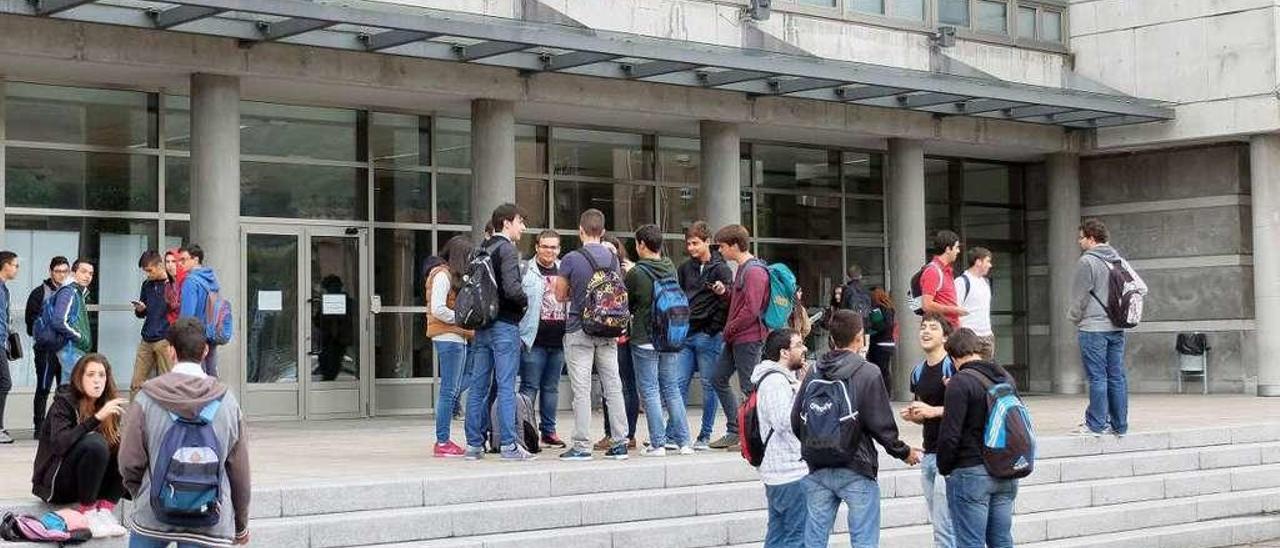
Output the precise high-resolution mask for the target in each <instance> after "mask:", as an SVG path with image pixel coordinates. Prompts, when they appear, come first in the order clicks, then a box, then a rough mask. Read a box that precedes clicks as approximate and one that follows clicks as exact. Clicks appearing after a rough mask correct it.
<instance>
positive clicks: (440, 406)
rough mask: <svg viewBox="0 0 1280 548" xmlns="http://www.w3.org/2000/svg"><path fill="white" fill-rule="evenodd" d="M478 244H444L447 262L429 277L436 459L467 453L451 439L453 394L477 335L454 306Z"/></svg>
mask: <svg viewBox="0 0 1280 548" xmlns="http://www.w3.org/2000/svg"><path fill="white" fill-rule="evenodd" d="M474 248H475V244H472V243H471V238H468V237H466V236H461V235H459V236H454V237H453V238H450V239H449V241H448V243H446V244H445V245H444V251H443V252H442V253H441V254H440V258H441V259H443V260H444V263H443V264H441V265H440V266H437V267H435V268H433V269H431V272H430V273H429V274H427V337H429V338H430V339H431V347H432V349H433V350H435V354H436V357H437V359H438V361H439V363H440V395H439V396H437V397H436V444H435V446H434V447H433V448H432V454H433V455H435V456H436V457H461V456H463V455H464V454H465V451H463V449H462V448H461V447H459V446H458V444H456V443H453V441H451V440H450V439H449V438H450V432H449V431H450V424H449V423H450V419H451V418H452V417H453V407H454V405H455V404H456V403H457V398H455V397H454V394H456V393H457V392H458V389H459V387H461V386H462V382H463V375H462V373H463V370H464V369H465V367H466V362H467V354H468V348H467V345H468V344H469V343H470V342H471V339H472V338H473V337H474V336H475V333H474V332H472V331H471V330H469V329H463V328H461V327H458V325H457V323H458V322H457V318H456V316H455V314H454V311H453V309H454V303H455V301H456V300H457V298H458V288H459V287H461V286H462V276H463V275H465V274H466V271H467V264H468V263H469V262H470V258H471V251H472V250H473V249H474Z"/></svg>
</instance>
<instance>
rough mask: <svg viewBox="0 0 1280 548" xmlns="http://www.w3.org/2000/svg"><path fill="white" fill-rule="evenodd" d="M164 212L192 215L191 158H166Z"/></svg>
mask: <svg viewBox="0 0 1280 548" xmlns="http://www.w3.org/2000/svg"><path fill="white" fill-rule="evenodd" d="M164 210H165V211H166V212H170V213H191V159H190V158H185V157H182V156H165V158H164Z"/></svg>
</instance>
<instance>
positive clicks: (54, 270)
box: [26, 255, 71, 436]
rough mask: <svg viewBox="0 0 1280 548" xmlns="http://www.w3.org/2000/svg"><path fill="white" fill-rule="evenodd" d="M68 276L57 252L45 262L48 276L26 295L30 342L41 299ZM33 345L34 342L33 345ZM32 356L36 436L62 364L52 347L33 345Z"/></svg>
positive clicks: (68, 270)
mask: <svg viewBox="0 0 1280 548" xmlns="http://www.w3.org/2000/svg"><path fill="white" fill-rule="evenodd" d="M70 276H71V262H70V261H67V258H66V257H63V256H61V255H59V256H57V257H54V258H53V259H52V260H50V261H49V277H48V278H45V280H44V282H42V283H41V284H40V285H37V286H36V287H35V289H32V290H31V294H29V295H27V310H26V321H27V336H28V337H31V339H32V340H33V341H34V340H35V336H36V318H38V317H40V313H41V312H43V311H44V301H45V300H46V299H48V298H50V297H52V296H53V294H54V293H57V292H58V288H60V287H62V285H63V284H65V283H67V278H68V277H70ZM33 346H34V345H33ZM31 357H32V359H33V360H34V361H35V368H36V393H35V398H34V400H35V401H34V402H33V403H32V410H31V411H32V413H31V418H32V423H33V425H34V426H35V432H36V436H39V435H40V423H42V422H44V414H45V410H46V408H47V407H48V405H47V404H48V402H49V392H50V391H52V390H53V387H55V386H58V384H59V383H60V382H61V380H62V366H61V365H60V364H59V363H58V356H57V353H56V352H54V351H52V350H42V349H39V348H35V349H33V350H32V356H31Z"/></svg>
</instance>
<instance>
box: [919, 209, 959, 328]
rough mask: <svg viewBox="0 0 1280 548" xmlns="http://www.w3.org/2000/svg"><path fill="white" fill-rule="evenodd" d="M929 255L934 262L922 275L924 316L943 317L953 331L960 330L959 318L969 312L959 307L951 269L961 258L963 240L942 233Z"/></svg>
mask: <svg viewBox="0 0 1280 548" xmlns="http://www.w3.org/2000/svg"><path fill="white" fill-rule="evenodd" d="M929 252H930V253H931V254H933V259H932V260H931V261H929V264H926V265H925V266H924V271H923V272H921V273H920V292H921V298H920V302H921V306H922V309H923V311H924V313H925V314H928V313H930V312H936V313H938V314H942V315H943V316H946V318H947V321H949V322H951V327H960V316H964V315H965V314H968V312H967V311H966V310H965V309H964V308H961V307H960V306H959V305H958V304H957V303H958V302H959V301H957V300H956V283H955V274H954V273H953V272H952V269H951V265H952V264H954V263H955V262H956V258H957V257H959V256H960V237H959V236H956V233H955V232H952V231H950V230H939V231H938V233H937V234H934V235H933V244H932V245H931V246H930V247H929Z"/></svg>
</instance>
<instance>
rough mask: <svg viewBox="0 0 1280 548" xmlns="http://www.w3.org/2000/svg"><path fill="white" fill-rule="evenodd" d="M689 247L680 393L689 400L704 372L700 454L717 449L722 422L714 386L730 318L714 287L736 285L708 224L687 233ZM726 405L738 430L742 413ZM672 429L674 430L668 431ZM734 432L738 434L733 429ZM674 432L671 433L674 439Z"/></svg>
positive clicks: (683, 270)
mask: <svg viewBox="0 0 1280 548" xmlns="http://www.w3.org/2000/svg"><path fill="white" fill-rule="evenodd" d="M684 249H685V252H686V253H688V254H689V260H687V261H685V262H684V263H682V264H681V265H680V269H679V270H678V274H679V276H680V287H681V288H682V289H684V294H685V296H686V297H688V299H689V336H688V337H686V338H685V341H684V350H681V351H680V394H681V395H682V396H683V397H684V401H686V402H688V401H689V384H690V383H692V382H693V374H694V373H695V372H697V373H698V376H699V377H700V378H701V379H702V430H700V431H699V432H698V438H697V441H695V442H694V443H693V448H694V449H695V450H698V451H706V450H709V449H711V447H710V446H708V443H709V442H710V441H711V429H712V428H713V427H714V426H715V423H716V405H718V403H717V401H718V400H719V398H717V397H716V389H715V385H713V384H712V383H711V378H712V377H713V376H714V372H715V367H716V362H719V361H720V351H721V350H722V349H723V348H724V336H723V334H722V333H721V332H722V331H724V323H725V320H726V319H727V318H728V316H729V303H728V301H726V300H724V299H722V298H720V296H719V295H716V294H715V292H714V291H712V290H711V286H712V285H715V283H716V282H720V283H722V284H724V285H726V286H727V285H730V284H732V283H733V271H732V270H730V269H729V265H728V264H725V262H724V258H723V257H721V256H720V251H719V250H717V249H713V248H712V247H711V227H710V226H707V223H706V222H704V221H697V222H695V223H693V224H692V225H690V226H689V228H688V229H686V230H685V231H684ZM722 403H723V404H724V405H725V406H726V407H725V409H724V414H725V416H726V417H728V419H729V423H730V425H731V426H735V427H736V426H737V425H736V424H735V423H736V418H737V417H736V413H737V412H738V410H737V409H730V408H729V407H727V406H728V405H729V404H730V402H729V401H723V402H722ZM668 430H670V429H668ZM729 433H731V434H736V433H737V430H736V428H735V429H731V430H730V431H729ZM673 434H674V432H668V433H667V438H668V439H670V438H671V436H672V435H673Z"/></svg>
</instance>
